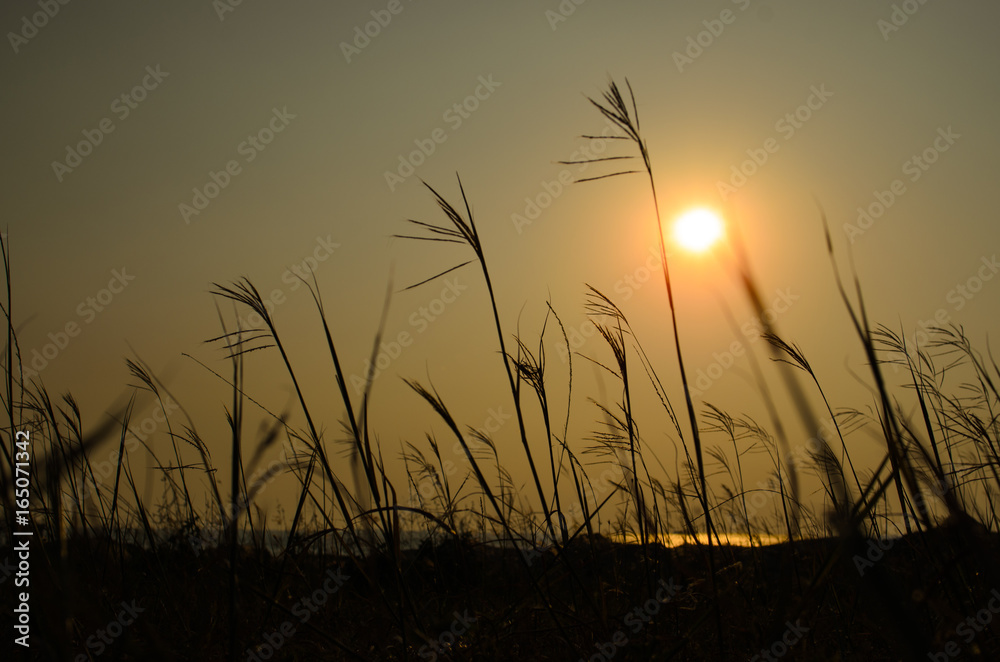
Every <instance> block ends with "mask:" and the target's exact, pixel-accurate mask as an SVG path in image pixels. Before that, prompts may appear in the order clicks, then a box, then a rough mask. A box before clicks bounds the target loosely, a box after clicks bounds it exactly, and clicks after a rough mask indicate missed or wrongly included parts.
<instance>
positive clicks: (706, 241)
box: [674, 209, 725, 253]
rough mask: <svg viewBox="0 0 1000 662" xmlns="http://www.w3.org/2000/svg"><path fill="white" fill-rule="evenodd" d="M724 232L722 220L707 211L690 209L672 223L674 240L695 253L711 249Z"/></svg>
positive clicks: (712, 212)
mask: <svg viewBox="0 0 1000 662" xmlns="http://www.w3.org/2000/svg"><path fill="white" fill-rule="evenodd" d="M724 232H725V229H724V227H723V223H722V219H721V218H719V215H718V214H716V213H715V212H714V211H711V210H709V209H692V210H691V211H688V212H685V213H684V214H682V215H681V216H680V217H679V218H678V219H677V222H676V223H674V240H675V241H676V242H677V243H678V244H680V245H681V246H683V247H684V248H686V249H687V250H689V251H692V252H695V253H701V252H702V251H705V250H707V249H709V248H711V246H712V245H713V244H714V243H715V242H717V241H718V240H719V239H721V238H722V235H723V234H724Z"/></svg>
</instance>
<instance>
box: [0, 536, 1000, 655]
mask: <svg viewBox="0 0 1000 662" xmlns="http://www.w3.org/2000/svg"><path fill="white" fill-rule="evenodd" d="M591 543H592V544H591ZM883 548H885V549H883ZM838 550H841V552H840V553H839V554H838V553H837V552H838ZM42 552H43V549H42V548H35V549H34V550H33V557H32V573H31V591H32V594H31V606H32V641H33V648H32V651H31V654H30V655H28V656H23V649H21V648H19V647H15V646H11V648H10V649H8V650H11V649H15V650H14V657H13V658H9V657H7V656H6V655H0V659H36V660H48V659H53V660H62V659H65V660H93V659H100V660H102V661H104V660H108V661H110V660H170V661H171V662H172V661H174V660H226V659H228V658H227V647H228V641H229V632H230V626H229V614H230V608H229V600H230V593H229V578H230V572H229V551H228V549H221V550H208V551H205V552H202V553H195V552H194V551H193V550H192V549H190V548H189V547H187V546H185V545H184V544H183V543H178V544H175V545H172V546H162V545H161V546H160V547H159V548H158V549H157V552H156V553H155V554H154V553H153V552H152V551H150V550H144V549H142V548H139V547H135V546H132V547H126V549H124V550H121V549H119V547H118V546H117V545H115V546H113V547H109V546H108V545H107V544H106V543H98V542H95V541H94V540H78V541H74V542H71V543H69V544H68V545H67V552H68V553H67V555H66V561H65V566H62V565H61V563H60V556H59V554H58V549H56V548H54V547H51V546H50V547H46V548H44V554H43V553H42ZM707 552H708V550H707V547H704V546H700V547H699V546H693V545H685V546H682V547H677V548H673V549H667V548H664V547H662V546H659V545H651V546H650V547H649V550H648V555H646V554H644V553H643V549H642V548H641V547H640V546H638V545H625V544H615V543H611V542H610V541H608V540H607V539H604V538H601V537H597V538H595V539H594V540H593V541H588V540H577V541H575V542H574V543H573V544H572V545H571V546H570V547H568V548H567V549H565V550H564V552H563V553H562V554H561V555H557V554H556V552H555V550H554V549H549V550H538V551H533V552H528V553H527V554H524V553H522V552H518V551H514V550H500V549H498V548H497V547H495V546H487V545H480V544H475V543H473V542H471V541H469V540H456V539H450V540H448V541H446V542H443V543H440V544H438V545H437V546H436V547H434V548H431V547H429V546H427V547H424V548H422V549H419V550H413V551H409V552H403V562H402V571H401V572H400V573H397V572H395V571H394V569H393V564H392V563H391V562H390V561H388V560H387V559H388V556H381V557H378V558H375V559H370V560H366V561H364V562H362V563H360V564H359V563H354V562H352V561H351V560H350V559H335V558H332V557H326V558H321V557H318V556H315V555H312V554H306V553H299V554H293V555H290V556H288V557H286V558H287V563H286V564H285V565H284V566H283V565H282V561H281V559H279V558H274V557H272V556H270V555H268V554H266V553H257V552H255V551H252V550H244V551H243V552H242V553H241V555H240V557H239V559H238V561H237V575H238V584H237V589H236V605H237V619H236V623H237V626H236V632H237V641H238V650H239V651H240V653H239V657H238V659H239V660H254V659H259V660H266V659H272V660H347V659H363V660H397V659H406V658H407V652H408V654H409V655H408V657H409V659H412V660H435V659H436V660H573V661H575V660H579V659H581V658H582V659H585V660H594V661H595V662H597V661H600V660H609V659H615V660H667V659H674V660H719V659H727V660H751V659H756V660H768V659H786V660H902V659H918V660H938V661H940V662H945V661H946V660H953V659H962V660H975V659H981V660H998V659H1000V638H998V636H997V634H998V632H1000V629H998V628H997V627H996V625H997V624H996V623H995V622H993V619H994V617H995V616H996V615H997V614H998V613H1000V591H998V589H1000V572H998V571H1000V564H998V561H1000V538H998V537H997V536H987V535H986V534H984V533H972V532H971V529H967V528H959V527H948V528H939V529H936V530H934V531H931V532H930V533H925V534H913V535H910V536H906V537H904V538H901V539H897V540H895V541H894V542H891V543H890V542H884V543H882V544H881V545H879V544H878V543H877V542H875V541H865V540H858V541H856V542H855V543H853V546H852V547H850V548H849V549H845V546H844V545H843V544H842V542H841V541H840V540H839V539H824V540H811V541H803V542H798V543H796V544H795V545H794V546H790V545H788V544H781V545H773V546H767V547H757V548H752V549H751V548H743V547H722V548H719V547H716V548H715V550H714V555H715V563H716V567H717V571H716V582H715V587H714V588H713V586H712V582H711V581H710V579H709V573H708V572H707V571H706V567H707V566H706V563H707ZM10 554H11V552H10V549H9V548H8V549H4V550H0V558H9V557H10ZM835 554H836V560H835V561H834V562H833V563H832V564H829V565H828V564H827V560H828V559H830V558H831V557H832V556H833V555H835ZM647 558H648V561H646V560H645V559H647ZM526 562H527V563H528V566H527V568H530V571H531V578H529V575H528V570H527V568H526V565H525V563H526ZM4 574H5V573H0V576H2V575H4ZM57 577H65V579H57ZM280 577H284V578H285V580H284V581H281V582H279V581H278V580H279V578H280ZM279 584H280V589H277V588H276V587H277V586H278V585H279ZM536 585H537V587H538V588H536ZM0 586H2V587H3V589H2V610H3V611H2V616H0V620H2V621H3V624H2V629H3V631H4V632H5V633H6V634H5V638H7V637H9V638H8V641H10V639H12V638H13V635H11V634H10V633H11V632H12V626H13V622H12V609H13V605H14V591H15V589H14V582H13V577H12V576H6V577H5V578H4V579H3V581H2V583H0ZM276 591H277V599H276V602H274V603H272V602H271V597H272V596H274V595H275V592H276ZM714 591H717V592H718V600H717V601H716V599H715V598H714ZM994 591H997V592H996V593H995V594H994V593H993V592H994ZM541 593H543V594H544V595H545V596H547V598H548V604H546V601H545V600H543V599H541V598H540V597H539V596H540V594H541ZM994 596H995V597H994ZM657 598H660V600H661V601H659V602H658V601H657ZM991 600H992V601H993V602H992V603H991ZM307 601H308V602H307ZM716 604H717V605H719V613H718V620H717V617H716V610H715V608H714V606H715V605H716ZM991 606H992V607H994V608H996V613H994V612H993V611H991ZM129 607H131V612H130V611H129ZM64 615H65V616H66V618H65V620H64ZM133 615H134V618H133ZM400 619H402V620H403V621H404V622H405V623H406V639H405V640H404V639H403V635H402V630H401V629H400V627H399V625H398V624H399V622H400ZM969 619H971V620H969ZM977 619H978V620H977ZM63 623H65V624H64V625H63ZM720 627H721V632H722V635H723V640H724V641H723V642H722V643H721V644H720V641H719V631H720ZM783 639H784V640H783ZM568 642H569V643H568ZM6 647H7V645H6V643H5V644H4V646H3V648H6ZM574 647H575V650H574ZM251 653H253V654H251ZM949 653H954V655H951V654H949ZM755 655H758V656H760V657H757V658H754V657H753V656H755Z"/></svg>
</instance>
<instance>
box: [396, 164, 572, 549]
mask: <svg viewBox="0 0 1000 662" xmlns="http://www.w3.org/2000/svg"><path fill="white" fill-rule="evenodd" d="M424 186H426V187H427V189H428V190H429V191H430V192H431V193H432V194H433V195H434V198H435V200H436V201H437V203H438V206H439V207H440V208H441V211H443V212H444V213H445V216H447V217H448V220H449V221H450V222H451V226H452V227H448V226H446V225H435V224H433V223H425V222H423V221H415V220H412V219H411V220H410V222H411V223H413V224H414V225H416V226H417V227H419V228H421V229H422V230H423V231H425V232H429V233H430V234H429V235H394V236H396V237H398V238H400V239H419V240H423V241H434V242H444V243H451V244H466V245H467V246H469V247H470V248H471V249H472V251H473V252H474V253H475V256H476V257H475V260H476V261H477V262H479V266H480V268H481V269H482V272H483V279H484V280H485V281H486V290H487V292H488V293H489V297H490V305H491V306H492V309H493V322H494V324H495V325H496V330H497V340H498V342H499V343H500V356H501V357H502V358H503V366H504V369H505V370H506V371H507V381H508V383H509V385H510V392H511V395H512V396H513V398H514V411H515V412H516V414H517V425H518V430H519V431H520V433H521V445H522V446H523V447H524V452H525V454H526V455H527V457H528V466H529V467H530V469H531V477H532V478H533V479H534V481H535V489H536V490H537V491H538V499H539V501H540V502H541V504H542V511H543V512H544V513H545V523H546V526H547V528H548V530H549V535H550V536H551V537H552V542H553V543H554V544H558V538H557V537H556V533H555V528H554V527H553V525H552V514H551V511H550V510H549V506H548V499H546V498H545V491H544V490H543V489H542V482H541V480H540V479H539V477H538V470H537V469H536V467H535V460H534V457H533V456H532V455H531V448H530V447H529V446H528V435H527V432H526V431H525V427H524V413H523V412H522V409H521V390H520V387H519V376H518V375H517V369H516V367H512V366H511V362H512V359H511V355H510V354H509V353H508V352H507V345H506V343H505V342H504V339H503V338H504V335H503V327H502V326H501V325H500V313H499V311H498V310H497V300H496V295H495V294H494V292H493V281H492V279H491V278H490V271H489V269H488V268H487V266H486V255H485V254H484V253H483V244H482V242H481V241H480V238H479V230H478V229H477V228H476V221H475V219H474V218H473V216H472V208H471V207H470V206H469V199H468V198H467V197H466V195H465V188H464V187H463V186H462V178H461V177H459V178H458V189H459V191H460V192H461V194H462V203H463V204H464V206H465V218H463V217H462V213H461V212H460V211H459V210H458V209H456V208H455V207H454V206H452V205H451V204H450V203H449V202H448V201H447V200H445V199H444V198H443V197H442V196H441V195H440V194H439V193H438V192H437V191H435V190H434V189H433V188H432V187H431V186H430V185H429V184H427V183H426V182H424ZM470 262H472V260H467V261H466V262H463V263H462V264H459V265H457V266H454V267H452V268H450V269H446V270H445V271H442V272H441V273H439V274H437V275H436V276H432V277H430V278H427V279H425V280H423V281H421V282H419V283H416V284H414V285H411V286H410V287H407V288H406V289H408V290H409V289H413V288H415V287H419V286H420V285H423V284H424V283H427V282H430V281H432V280H434V279H436V278H440V277H441V276H444V275H445V274H448V273H451V272H452V271H454V270H455V269H459V268H461V267H464V266H465V265H467V264H469V263H470ZM553 489H557V486H553Z"/></svg>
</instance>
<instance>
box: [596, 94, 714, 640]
mask: <svg viewBox="0 0 1000 662" xmlns="http://www.w3.org/2000/svg"><path fill="white" fill-rule="evenodd" d="M625 85H626V87H628V92H629V97H630V100H631V102H632V107H631V109H630V108H629V106H628V104H626V102H625V99H624V98H623V97H622V94H621V91H620V90H619V89H618V85H617V84H616V83H615V82H614V81H612V82H611V83H610V84H609V87H608V90H607V91H606V92H605V93H604V95H603V103H602V102H599V101H595V100H594V99H590V98H588V100H589V101H590V103H592V104H593V105H594V106H595V107H596V108H597V109H598V110H599V111H601V114H602V115H604V117H606V118H607V119H608V120H610V121H611V122H612V123H614V124H615V126H617V127H618V128H619V129H621V130H622V131H623V132H624V133H625V136H623V138H624V139H627V140H631V141H632V142H634V143H635V144H636V146H637V147H638V148H639V156H640V157H641V158H642V165H643V168H644V169H645V171H646V175H647V176H648V177H649V187H650V191H651V192H652V194H653V208H654V211H655V212H656V231H657V236H658V237H659V247H660V264H662V265H663V282H664V285H665V286H666V288H667V303H668V305H669V308H670V323H671V328H672V329H673V333H674V351H675V352H676V355H677V368H678V371H679V372H680V380H681V385H682V386H683V388H684V402H685V404H686V405H687V412H688V420H689V422H690V425H691V439H692V442H693V443H694V453H695V459H696V461H697V463H698V481H699V483H700V487H701V489H700V494H699V497H700V500H701V507H702V511H703V512H704V513H705V527H706V531H708V532H709V535H708V565H709V573H710V575H711V583H712V594H713V596H714V597H715V601H714V603H715V620H716V629H717V630H718V635H719V646H720V648H721V650H722V652H723V657H726V656H725V654H724V653H725V643H724V641H723V636H722V635H723V633H722V618H721V615H720V613H719V593H718V587H717V586H716V583H715V558H714V551H713V549H712V536H711V534H710V532H711V531H712V528H713V527H712V515H711V509H710V508H709V505H708V490H707V485H706V480H705V460H704V454H703V453H702V448H701V436H700V435H699V433H698V417H697V415H696V414H695V411H694V401H693V400H692V399H691V389H690V387H689V386H688V380H687V373H686V372H685V370H684V356H683V354H682V352H681V341H680V335H679V334H678V331H677V309H676V306H675V305H674V290H673V285H672V283H671V281H670V268H669V265H668V263H667V248H666V242H665V241H664V238H663V219H662V218H661V216H660V203H659V199H658V198H657V195H656V181H655V179H654V178H653V166H652V163H651V161H650V157H649V150H648V148H647V147H646V141H645V140H644V139H643V138H642V134H641V133H640V128H639V111H638V108H637V106H636V103H635V94H633V92H632V86H631V84H630V83H629V82H628V79H627V78H626V79H625ZM625 158H632V157H621V156H611V157H604V158H598V159H592V161H594V162H598V161H611V160H618V159H625ZM633 172H638V171H637V170H627V171H622V172H615V173H611V174H608V175H603V176H599V177H589V178H586V179H583V180H579V181H591V180H594V179H602V178H604V177H613V176H616V175H624V174H629V173H633Z"/></svg>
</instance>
